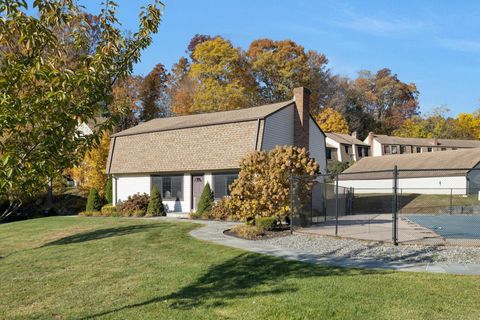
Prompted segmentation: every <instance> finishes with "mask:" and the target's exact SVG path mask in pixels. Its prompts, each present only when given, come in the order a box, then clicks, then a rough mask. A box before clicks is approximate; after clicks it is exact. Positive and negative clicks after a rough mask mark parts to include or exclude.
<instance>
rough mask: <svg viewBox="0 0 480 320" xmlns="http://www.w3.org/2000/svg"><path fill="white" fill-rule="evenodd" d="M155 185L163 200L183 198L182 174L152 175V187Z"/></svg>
mask: <svg viewBox="0 0 480 320" xmlns="http://www.w3.org/2000/svg"><path fill="white" fill-rule="evenodd" d="M153 186H156V187H157V188H158V190H159V191H160V193H161V194H162V199H163V200H170V201H172V200H174V201H182V200H183V176H182V175H175V176H152V187H153Z"/></svg>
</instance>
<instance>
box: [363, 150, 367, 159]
mask: <svg viewBox="0 0 480 320" xmlns="http://www.w3.org/2000/svg"><path fill="white" fill-rule="evenodd" d="M363 151H364V152H363V155H364V156H365V157H368V148H365V149H364V150H363Z"/></svg>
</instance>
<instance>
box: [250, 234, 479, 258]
mask: <svg viewBox="0 0 480 320" xmlns="http://www.w3.org/2000/svg"><path fill="white" fill-rule="evenodd" d="M257 242H261V243H265V244H270V245H274V246H278V247H282V248H288V249H297V250H302V251H305V252H308V253H314V254H318V255H321V256H330V257H335V258H348V259H356V260H377V261H385V262H400V263H431V262H441V263H458V264H467V263H474V264H480V248H478V247H448V246H425V245H421V246H420V245H399V246H393V245H390V244H386V243H380V242H366V241H360V240H351V239H339V238H334V237H326V236H310V235H299V234H294V235H289V236H286V237H278V238H271V239H265V240H257Z"/></svg>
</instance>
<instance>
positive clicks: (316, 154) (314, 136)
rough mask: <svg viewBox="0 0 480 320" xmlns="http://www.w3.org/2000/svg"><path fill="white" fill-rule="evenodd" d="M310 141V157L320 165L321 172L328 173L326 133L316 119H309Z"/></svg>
mask: <svg viewBox="0 0 480 320" xmlns="http://www.w3.org/2000/svg"><path fill="white" fill-rule="evenodd" d="M308 130H309V134H310V137H309V139H308V140H309V141H308V148H309V149H310V157H312V158H314V159H315V161H316V162H317V163H318V164H319V165H320V172H322V173H327V153H326V145H325V135H324V134H323V133H322V131H320V129H319V128H318V127H317V125H316V124H315V122H314V120H313V119H312V118H310V120H309V128H308Z"/></svg>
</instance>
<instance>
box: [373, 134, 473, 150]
mask: <svg viewBox="0 0 480 320" xmlns="http://www.w3.org/2000/svg"><path fill="white" fill-rule="evenodd" d="M375 139H376V140H377V141H378V142H380V143H381V144H393V145H395V144H398V145H400V144H403V145H412V146H425V147H431V146H439V147H450V148H480V140H457V139H437V140H436V144H435V139H433V138H404V137H394V136H387V135H382V134H376V135H375Z"/></svg>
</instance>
